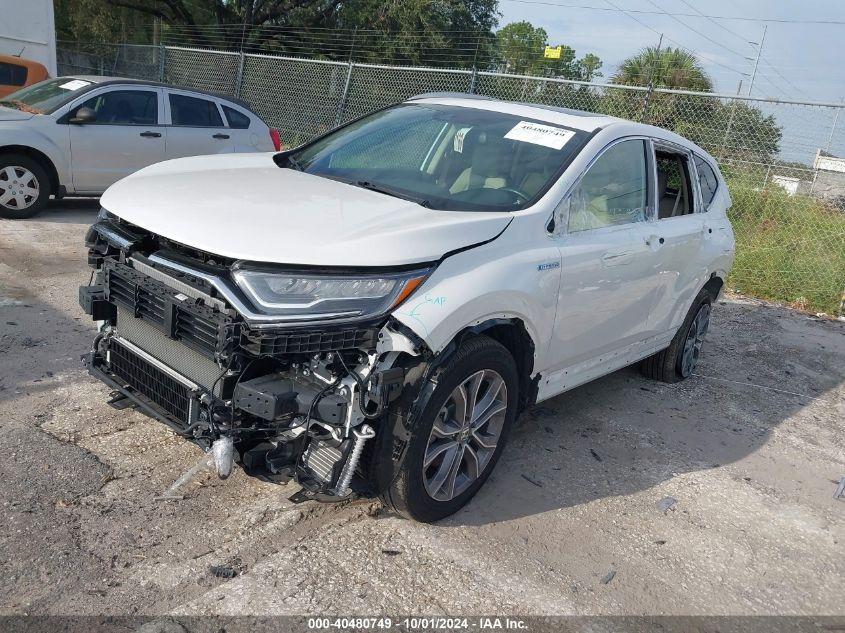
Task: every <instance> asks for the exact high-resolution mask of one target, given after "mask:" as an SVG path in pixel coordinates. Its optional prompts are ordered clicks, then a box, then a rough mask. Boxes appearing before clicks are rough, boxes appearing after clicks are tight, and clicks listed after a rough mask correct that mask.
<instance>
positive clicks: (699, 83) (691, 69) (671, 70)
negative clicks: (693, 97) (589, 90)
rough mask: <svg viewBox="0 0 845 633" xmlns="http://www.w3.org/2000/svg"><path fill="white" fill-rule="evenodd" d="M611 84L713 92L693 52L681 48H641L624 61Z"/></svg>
mask: <svg viewBox="0 0 845 633" xmlns="http://www.w3.org/2000/svg"><path fill="white" fill-rule="evenodd" d="M612 81H613V83H617V84H626V85H629V86H648V85H649V84H651V85H654V86H655V87H661V88H677V89H680V90H694V91H698V92H712V90H713V81H712V79H710V76H709V75H708V74H707V72H706V71H705V70H704V69H703V68H702V67H701V64H700V63H699V61H698V58H696V56H695V55H693V54H692V53H688V52H687V51H684V50H681V49H680V48H663V49H659V48H657V47H655V46H649V47H648V48H644V49H643V50H641V51H640V52H639V53H637V54H636V55H634V56H633V57H629V58H628V59H626V60H625V61H623V62H622V63H621V64H620V65H619V68H618V69H617V70H616V73H615V74H614V75H613V77H612Z"/></svg>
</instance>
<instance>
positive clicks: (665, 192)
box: [655, 147, 696, 220]
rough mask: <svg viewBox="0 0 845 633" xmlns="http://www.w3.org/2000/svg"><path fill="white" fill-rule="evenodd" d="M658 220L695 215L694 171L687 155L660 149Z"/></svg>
mask: <svg viewBox="0 0 845 633" xmlns="http://www.w3.org/2000/svg"><path fill="white" fill-rule="evenodd" d="M655 160H656V163H657V218H658V219H659V220H666V219H668V218H676V217H679V216H682V215H689V214H691V213H695V204H696V203H695V201H694V196H693V195H692V193H693V188H692V183H693V181H692V178H691V177H690V175H691V173H692V170H691V168H690V163H689V159H688V157H687V154H685V153H681V152H678V151H673V150H671V149H668V148H665V149H664V148H662V147H658V148H657V151H656V152H655Z"/></svg>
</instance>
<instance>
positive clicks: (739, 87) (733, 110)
mask: <svg viewBox="0 0 845 633" xmlns="http://www.w3.org/2000/svg"><path fill="white" fill-rule="evenodd" d="M741 93H742V79H740V80H739V84H738V85H737V87H736V96H737V97H738V96H739V95H740V94H741ZM735 115H736V99H733V100H732V101H731V116H730V117H729V118H728V126H727V127H726V128H725V135H724V136H723V137H722V155H721V156H720V157H719V159H720V160H722V159H724V158H725V154H726V151H725V150H726V149H727V148H728V137H730V135H731V128H732V127H733V125H734V116H735Z"/></svg>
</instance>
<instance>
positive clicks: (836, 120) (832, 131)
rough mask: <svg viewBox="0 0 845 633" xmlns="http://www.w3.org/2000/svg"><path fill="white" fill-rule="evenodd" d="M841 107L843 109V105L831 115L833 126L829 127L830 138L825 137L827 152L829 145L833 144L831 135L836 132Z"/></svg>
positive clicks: (844, 101)
mask: <svg viewBox="0 0 845 633" xmlns="http://www.w3.org/2000/svg"><path fill="white" fill-rule="evenodd" d="M842 101H843V103H845V99H843V100H842ZM843 107H845V105H843V106H842V107H839V108H836V113H835V114H834V115H833V125H831V126H830V136H828V137H827V145H826V146H825V149H826V150H827V151H828V152H829V151H830V145H831V143H833V135H834V133H835V132H836V123H837V122H838V121H839V114H840V113H841V112H842V108H843Z"/></svg>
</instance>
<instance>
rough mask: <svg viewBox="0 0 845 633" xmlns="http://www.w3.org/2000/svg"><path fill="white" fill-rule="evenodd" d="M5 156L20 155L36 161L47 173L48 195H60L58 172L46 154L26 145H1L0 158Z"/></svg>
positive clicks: (60, 186)
mask: <svg viewBox="0 0 845 633" xmlns="http://www.w3.org/2000/svg"><path fill="white" fill-rule="evenodd" d="M5 154H22V155H24V156H28V157H29V158H31V159H32V160H34V161H37V162H38V164H39V165H41V166H42V167H43V168H44V171H46V172H47V177H48V178H49V179H50V193H51V194H53V195H59V194H60V192H61V191H62V185H61V182H60V181H59V172H58V170H57V169H56V165H55V164H54V163H53V161H52V160H51V159H50V157H49V156H47V154H45V153H44V152H42V151H41V150H38V149H35V148H34V147H30V146H28V145H3V146H1V147H0V156H3V155H5Z"/></svg>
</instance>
